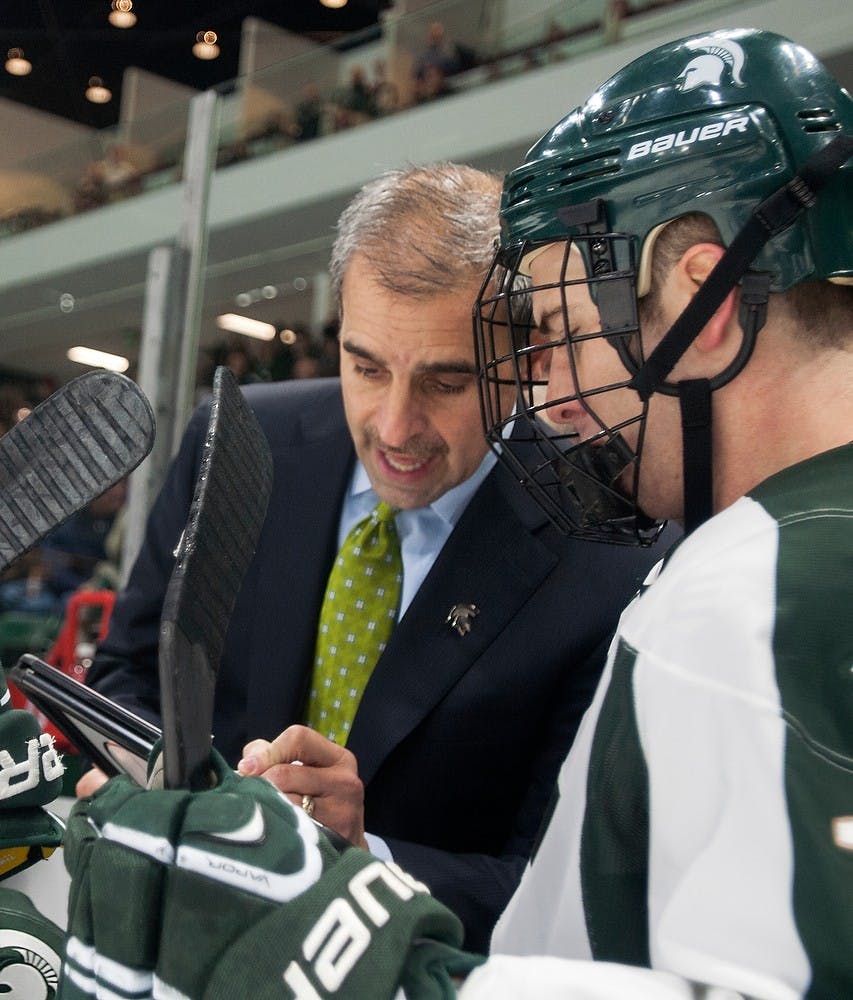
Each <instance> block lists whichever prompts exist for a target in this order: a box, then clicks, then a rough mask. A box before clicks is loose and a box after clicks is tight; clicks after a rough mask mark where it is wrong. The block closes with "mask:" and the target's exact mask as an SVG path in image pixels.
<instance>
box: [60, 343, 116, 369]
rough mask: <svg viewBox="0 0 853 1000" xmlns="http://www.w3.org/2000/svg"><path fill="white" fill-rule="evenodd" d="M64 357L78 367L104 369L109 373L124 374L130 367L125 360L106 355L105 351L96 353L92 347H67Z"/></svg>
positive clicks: (113, 355) (114, 355)
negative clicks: (86, 366) (85, 366)
mask: <svg viewBox="0 0 853 1000" xmlns="http://www.w3.org/2000/svg"><path fill="white" fill-rule="evenodd" d="M65 356H66V357H67V358H68V360H69V361H76V362H77V364H78V365H88V366H89V367H90V368H106V369H107V370H108V371H111V372H126V371H127V369H128V368H129V367H130V362H129V361H128V360H127V358H122V357H120V356H119V355H118V354H108V353H107V352H106V351H96V350H95V348H94V347H69V348H68V352H67V353H66V355H65Z"/></svg>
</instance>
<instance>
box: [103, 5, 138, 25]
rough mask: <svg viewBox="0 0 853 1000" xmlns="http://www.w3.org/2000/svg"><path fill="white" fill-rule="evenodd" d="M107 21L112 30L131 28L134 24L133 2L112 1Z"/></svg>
mask: <svg viewBox="0 0 853 1000" xmlns="http://www.w3.org/2000/svg"><path fill="white" fill-rule="evenodd" d="M107 20H108V21H109V22H110V24H111V25H112V26H113V27H114V28H132V27H133V26H134V24H136V14H134V13H133V0H113V2H112V10H111V11H110V13H109V16H108V18H107Z"/></svg>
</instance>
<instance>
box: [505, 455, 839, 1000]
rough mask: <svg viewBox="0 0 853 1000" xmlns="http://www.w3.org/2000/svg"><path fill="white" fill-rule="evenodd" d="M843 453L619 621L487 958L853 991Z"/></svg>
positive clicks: (674, 569) (776, 989)
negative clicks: (612, 965)
mask: <svg viewBox="0 0 853 1000" xmlns="http://www.w3.org/2000/svg"><path fill="white" fill-rule="evenodd" d="M851 607H853V447H850V446H848V447H845V448H841V449H837V450H835V451H833V452H829V453H826V454H824V455H822V456H819V457H818V458H816V459H813V460H811V461H810V462H807V463H803V464H802V465H801V466H797V467H794V468H792V469H789V470H787V471H786V472H784V473H781V474H779V475H778V476H775V477H773V478H772V479H770V480H768V481H767V482H766V483H764V484H762V486H761V487H760V488H758V489H757V490H755V491H754V493H753V494H752V496H751V497H747V498H744V499H742V500H740V501H738V502H737V503H736V504H734V505H733V506H732V507H730V508H728V509H727V510H726V511H724V512H723V513H721V514H720V515H718V516H717V517H715V518H713V519H712V520H711V521H710V522H708V523H707V524H706V525H704V526H703V527H702V528H701V529H700V530H699V531H697V532H696V533H694V535H692V536H691V537H690V538H689V539H687V540H686V541H685V542H684V543H683V544H682V545H681V546H680V547H679V548H678V549H677V550H676V551H675V553H674V554H673V556H672V558H671V559H670V561H669V562H668V564H667V566H666V568H665V571H664V572H663V573H662V574H661V575H660V577H659V579H658V580H657V581H656V582H655V583H654V585H653V586H652V587H650V588H649V589H648V590H647V591H646V592H645V593H644V594H643V595H642V596H641V598H639V599H638V600H637V601H635V602H634V604H632V605H631V607H630V608H629V609H627V610H626V612H625V614H624V615H623V618H622V621H621V623H620V627H619V636H618V640H617V641H616V642H615V643H614V646H613V647H612V649H611V654H610V658H609V664H608V667H607V670H606V672H605V675H604V677H603V678H602V684H601V686H600V688H599V691H598V693H597V695H596V698H595V700H594V702H593V705H592V707H591V709H590V711H589V713H588V715H587V718H586V719H585V720H584V724H583V727H582V729H581V732H580V733H579V736H578V739H577V741H576V744H575V747H574V748H573V751H572V754H571V755H570V757H569V759H568V761H567V762H566V764H565V766H564V769H563V772H562V774H561V776H560V782H559V786H560V800H559V803H558V805H557V809H556V811H555V814H554V817H553V819H552V821H551V824H550V827H549V829H548V831H547V834H546V836H545V838H544V840H543V843H542V845H541V847H540V849H539V852H538V854H537V856H536V858H535V860H534V862H533V864H532V866H531V867H530V868H529V869H528V871H527V872H526V874H525V876H524V879H523V882H522V886H521V888H520V889H519V891H518V893H517V894H516V897H515V898H514V900H513V901H512V903H511V904H510V908H509V909H508V910H507V912H506V913H505V915H504V917H503V918H502V919H501V922H500V923H499V925H498V928H497V930H496V932H495V936H494V938H493V942H492V950H493V952H495V951H500V952H508V953H514V954H525V953H527V954H548V955H558V956H563V957H567V958H584V957H589V956H591V955H592V956H594V957H596V958H600V959H606V960H610V961H617V962H625V963H633V964H638V965H646V964H650V965H651V966H652V967H653V968H657V969H665V970H668V971H670V972H675V973H677V974H679V975H681V976H683V977H685V978H689V979H692V980H697V981H699V982H706V983H715V984H718V985H721V986H728V987H730V988H732V989H736V990H739V991H741V992H743V993H746V994H750V995H753V996H758V997H763V998H779V1000H788V998H792V997H799V996H803V995H805V996H809V997H814V998H818V997H833V998H834V997H841V996H851V995H853V945H851V942H853V904H851V900H852V899H853V853H851V851H850V850H849V849H846V848H845V847H844V846H843V845H844V838H843V834H840V833H839V832H838V831H839V830H843V829H844V825H843V824H844V817H845V816H846V817H849V816H853V669H851V668H853V626H851V617H850V609H851Z"/></svg>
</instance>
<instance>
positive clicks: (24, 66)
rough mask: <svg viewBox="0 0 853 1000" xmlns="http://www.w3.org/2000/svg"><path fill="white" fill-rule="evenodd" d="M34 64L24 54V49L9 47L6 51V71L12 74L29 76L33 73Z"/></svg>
mask: <svg viewBox="0 0 853 1000" xmlns="http://www.w3.org/2000/svg"><path fill="white" fill-rule="evenodd" d="M32 71H33V64H32V63H31V62H30V61H29V59H27V57H26V56H25V55H24V50H23V49H17V48H15V49H9V51H8V52H7V53H6V72H7V73H11V74H12V76H27V74H28V73H32Z"/></svg>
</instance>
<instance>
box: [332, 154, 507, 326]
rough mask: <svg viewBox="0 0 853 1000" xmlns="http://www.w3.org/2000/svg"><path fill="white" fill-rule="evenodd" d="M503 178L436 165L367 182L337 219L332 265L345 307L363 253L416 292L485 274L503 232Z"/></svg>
mask: <svg viewBox="0 0 853 1000" xmlns="http://www.w3.org/2000/svg"><path fill="white" fill-rule="evenodd" d="M501 182H502V179H501V178H500V177H499V176H498V175H497V174H492V173H485V172H483V171H482V170H476V169H475V168H474V167H469V166H463V165H459V164H455V163H436V164H432V165H430V166H425V167H410V168H408V169H405V170H392V171H389V172H388V173H386V174H383V175H382V176H381V177H379V178H377V179H376V180H374V181H371V182H370V183H368V184H366V185H365V186H364V187H363V188H362V189H361V190H360V191H359V192H358V194H357V195H356V196H355V197H354V198H353V200H352V201H351V202H350V203H349V205H348V206H347V207H346V208H345V209H344V211H343V213H342V214H341V217H340V219H339V220H338V225H337V230H338V235H337V238H336V239H335V243H334V246H333V247H332V256H331V261H330V263H329V272H330V275H331V278H332V289H333V292H334V295H335V297H336V299H337V302H338V309H340V306H341V287H342V285H343V281H344V274H345V273H346V270H347V268H348V267H349V265H350V262H351V261H352V258H353V255H354V254H356V253H358V254H362V255H363V256H364V257H365V258H366V260H367V262H368V263H369V265H370V267H371V270H372V273H373V277H374V278H375V280H376V281H377V282H378V283H379V284H380V285H381V286H382V287H383V288H386V289H387V290H388V291H391V292H394V293H396V294H399V295H409V296H413V297H415V298H428V297H430V296H432V295H436V294H439V293H441V292H448V291H453V290H455V289H458V288H460V287H461V286H463V285H466V284H468V283H470V282H471V281H472V280H473V279H475V278H477V277H485V273H486V270H487V268H488V267H489V265H490V264H491V262H492V258H493V256H494V251H495V240H496V238H497V236H498V232H499V221H498V210H499V206H500V194H501Z"/></svg>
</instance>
